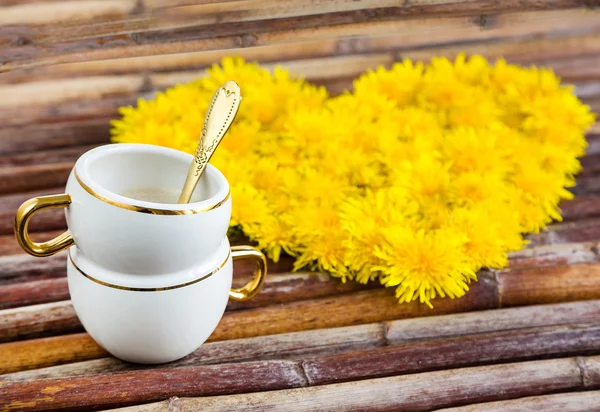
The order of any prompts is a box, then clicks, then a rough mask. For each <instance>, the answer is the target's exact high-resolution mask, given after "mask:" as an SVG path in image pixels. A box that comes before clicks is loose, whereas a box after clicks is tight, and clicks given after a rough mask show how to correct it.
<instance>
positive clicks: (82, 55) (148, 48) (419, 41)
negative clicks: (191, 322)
mask: <svg viewBox="0 0 600 412" xmlns="http://www.w3.org/2000/svg"><path fill="white" fill-rule="evenodd" d="M508 3H512V2H504V3H503V4H508ZM394 10H395V11H396V12H397V13H400V14H405V10H406V8H396V9H394ZM390 11H391V10H385V13H384V16H385V17H384V19H391V18H393V17H394V16H393V14H390ZM477 15H479V14H477ZM380 19H381V17H379V18H376V19H374V18H373V16H372V14H370V13H361V12H359V13H349V14H347V15H346V16H342V17H340V18H339V19H334V20H332V18H331V16H328V15H321V16H320V17H319V18H315V17H311V18H309V19H305V20H302V19H300V20H295V19H293V18H292V19H275V20H267V21H257V22H248V23H240V24H236V25H220V24H217V25H213V26H205V28H206V31H198V30H185V29H183V30H170V31H158V32H152V31H149V32H145V33H136V36H135V41H133V40H132V39H131V36H130V35H120V36H115V35H114V32H113V33H112V34H111V35H112V36H114V37H115V38H116V39H117V40H118V41H113V42H111V40H112V38H111V37H108V36H107V37H106V38H104V39H96V41H91V40H86V39H83V40H80V41H77V40H75V41H72V42H64V43H61V44H60V46H59V47H57V48H55V49H54V50H53V49H50V50H47V49H48V48H47V47H46V50H44V49H40V48H39V46H37V45H35V44H34V45H32V46H31V47H30V49H29V50H28V51H27V53H25V52H24V50H19V51H16V50H18V48H13V49H16V50H12V49H8V50H5V52H4V55H3V56H0V57H4V59H5V60H6V61H7V63H5V64H4V65H3V67H2V69H1V70H2V71H12V70H15V69H17V68H27V67H35V66H40V65H51V64H59V63H69V62H77V61H79V62H81V61H90V60H108V59H115V58H123V57H139V56H147V55H157V54H170V53H184V52H194V51H198V50H219V49H234V48H239V47H240V46H242V47H250V46H264V45H269V44H277V43H287V42H290V41H299V40H307V39H311V40H317V39H327V38H335V37H340V36H361V35H376V34H381V33H390V34H391V33H398V34H401V35H402V34H403V38H399V39H398V40H399V41H400V42H402V43H404V44H405V46H404V48H410V47H422V46H425V45H427V44H434V43H437V44H439V43H441V42H448V41H449V39H451V40H450V41H451V42H455V43H456V42H460V41H463V40H469V41H473V40H476V39H491V38H498V37H500V36H503V37H516V36H522V35H536V34H537V35H542V34H543V33H549V32H553V34H560V33H566V32H573V27H577V28H578V30H583V29H584V27H590V28H591V27H597V19H596V16H595V14H594V12H593V11H588V10H583V9H575V10H569V11H559V10H554V11H547V12H535V13H528V12H525V13H507V14H501V15H498V16H497V17H496V18H495V20H494V26H493V27H489V28H488V29H487V30H481V26H480V24H479V22H477V21H475V22H474V20H473V19H472V17H448V18H427V19H419V20H414V19H404V20H390V21H386V20H380ZM365 20H368V21H365ZM374 20H375V21H374ZM377 20H380V21H377ZM85 29H86V30H87V31H88V32H89V27H87V26H86V28H85ZM580 32H581V31H580ZM206 33H211V36H212V37H211V38H207V36H206ZM111 43H112V44H111ZM123 43H125V44H127V45H126V46H121V45H122V44H123ZM111 46H113V47H111ZM15 53H19V56H20V58H19V60H15V57H14V55H15ZM50 53H51V54H50Z"/></svg>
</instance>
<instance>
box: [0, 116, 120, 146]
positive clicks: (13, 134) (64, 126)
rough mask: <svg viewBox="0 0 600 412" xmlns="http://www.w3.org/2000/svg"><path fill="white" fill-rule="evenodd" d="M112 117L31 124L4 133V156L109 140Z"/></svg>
mask: <svg viewBox="0 0 600 412" xmlns="http://www.w3.org/2000/svg"><path fill="white" fill-rule="evenodd" d="M109 120H110V119H109V118H106V117H105V118H102V117H96V118H91V119H84V120H79V121H66V122H60V123H56V124H35V123H31V122H30V123H27V124H25V125H22V126H18V127H3V128H2V129H1V130H0V154H1V155H6V154H19V153H24V152H37V151H43V150H49V149H55V148H62V147H69V146H75V145H93V144H95V145H98V144H102V143H108V141H109V128H110V124H109Z"/></svg>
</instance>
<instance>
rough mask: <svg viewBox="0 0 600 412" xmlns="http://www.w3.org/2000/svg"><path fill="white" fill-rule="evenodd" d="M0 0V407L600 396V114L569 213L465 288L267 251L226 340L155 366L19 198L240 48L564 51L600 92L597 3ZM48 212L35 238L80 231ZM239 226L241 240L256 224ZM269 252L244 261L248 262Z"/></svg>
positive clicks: (524, 59) (519, 403)
mask: <svg viewBox="0 0 600 412" xmlns="http://www.w3.org/2000/svg"><path fill="white" fill-rule="evenodd" d="M1 5H2V7H0V96H1V98H0V121H1V122H2V128H0V373H1V374H2V375H0V406H1V407H2V408H3V409H4V410H31V411H38V410H50V409H53V410H56V409H58V410H89V409H92V408H93V409H95V410H104V409H111V408H123V407H124V408H126V409H125V410H132V411H167V410H168V411H171V410H183V411H185V410H191V411H192V410H193V411H195V410H210V411H231V410H244V411H245V410H255V411H262V410H284V411H295V410H298V411H300V410H352V411H355V410H438V409H441V408H446V409H444V410H446V411H455V412H457V411H463V412H464V411H506V410H511V411H523V410H536V411H537V410H541V411H552V410H560V411H594V410H600V252H599V249H600V127H598V126H595V128H594V129H593V130H592V131H591V132H590V133H589V135H588V142H589V147H588V150H587V154H586V156H585V157H584V158H583V159H582V163H583V165H584V170H583V172H582V173H581V174H580V175H579V176H578V179H577V186H576V187H575V188H574V189H573V191H574V193H576V195H577V197H576V198H575V199H574V200H571V201H567V202H564V203H563V204H562V205H561V207H562V210H563V216H564V219H565V221H564V222H562V223H559V224H554V225H552V226H551V227H549V228H548V230H547V231H544V232H542V233H541V234H539V235H535V236H532V237H531V245H530V247H528V248H527V249H525V250H523V251H520V252H518V253H514V254H513V255H511V258H510V267H509V268H508V269H506V270H502V271H482V272H481V273H479V282H477V283H474V284H473V286H472V288H471V291H470V292H469V293H468V294H467V295H466V296H465V297H464V298H462V299H456V300H449V299H445V300H436V301H435V302H434V304H435V308H434V309H433V310H431V309H429V308H428V307H426V306H425V305H421V304H418V303H411V304H403V305H398V304H397V303H396V301H395V299H394V297H393V291H390V290H385V289H382V288H379V287H377V285H366V286H365V285H356V284H353V283H346V284H342V283H340V282H338V281H337V280H335V279H332V278H330V277H329V276H327V275H325V274H318V273H290V270H291V266H292V261H291V259H289V258H283V259H282V261H280V262H278V263H277V264H275V263H273V262H270V267H269V270H270V274H269V276H268V278H267V281H266V283H265V286H264V288H263V290H262V291H261V292H260V294H259V295H258V296H257V297H256V298H255V299H253V300H251V301H249V302H247V303H236V302H230V303H229V306H228V308H227V311H226V313H225V315H224V317H223V319H222V321H221V323H220V324H219V326H218V328H217V330H216V331H215V332H214V334H213V335H212V336H211V337H210V339H209V342H208V343H206V344H204V345H202V346H201V348H200V349H198V350H197V351H196V352H195V353H193V354H192V355H190V356H188V357H187V358H185V359H183V360H180V361H177V362H174V363H170V364H167V365H161V366H155V367H143V366H139V365H133V364H128V363H125V362H121V361H119V360H117V359H114V358H112V357H110V356H108V354H107V353H106V352H104V351H103V350H102V349H101V348H100V347H98V346H97V345H96V344H95V343H94V342H93V341H92V340H91V339H90V337H89V336H88V335H87V334H86V333H85V332H84V331H83V329H82V327H81V324H80V323H79V321H78V319H77V317H76V315H75V313H74V311H73V307H72V305H71V303H70V301H69V293H68V289H67V282H66V277H65V276H66V273H65V266H66V255H65V254H64V253H61V254H59V255H56V256H53V257H50V258H44V259H40V258H34V257H31V256H29V255H26V254H25V253H23V252H22V251H21V249H20V248H19V246H18V245H17V242H16V241H15V238H14V235H13V233H12V230H13V229H12V225H13V219H14V214H15V211H16V208H17V207H18V206H19V205H20V204H21V202H23V201H24V200H26V199H28V198H30V197H32V196H36V195H41V194H51V193H62V192H63V191H64V184H65V182H66V179H67V176H68V173H69V171H70V170H71V168H72V166H73V164H74V161H75V160H76V159H77V157H78V156H80V155H81V154H82V153H83V152H85V151H87V150H89V149H90V148H92V147H95V146H97V145H100V144H105V143H107V142H108V139H109V137H108V127H109V126H108V121H109V120H110V119H111V118H115V117H116V116H117V109H118V107H119V106H122V105H126V104H132V103H134V102H135V101H136V99H137V98H138V97H140V96H143V97H151V96H152V95H153V93H154V92H155V91H156V90H161V89H163V88H165V87H169V86H172V85H174V84H176V83H178V82H183V81H189V80H192V79H194V78H196V77H198V76H201V75H203V73H204V70H205V68H206V67H207V66H209V65H211V64H213V63H216V62H218V61H219V59H220V58H221V57H223V56H228V55H240V56H243V57H245V58H247V59H249V60H257V61H259V62H261V63H262V64H264V65H265V66H268V67H271V66H272V65H274V64H275V63H282V64H283V65H284V66H285V67H287V68H290V69H291V70H292V71H294V72H295V73H298V74H301V75H303V76H305V77H306V78H307V79H308V80H310V81H313V82H315V83H318V84H323V85H326V86H327V87H328V89H329V90H330V91H332V92H333V93H336V92H339V91H341V90H343V89H344V88H347V87H350V86H351V81H352V79H353V78H354V77H356V76H357V75H359V74H360V73H362V72H363V71H364V70H366V69H368V68H373V67H375V66H377V65H379V64H382V65H386V66H389V65H390V64H391V63H393V62H394V61H398V60H400V59H402V58H404V57H410V58H413V59H422V60H428V59H430V58H431V57H432V56H448V57H453V56H455V55H456V54H457V53H459V52H463V51H464V52H467V53H480V54H483V55H484V56H486V57H488V58H497V57H500V56H503V57H505V58H506V59H507V60H508V61H509V62H514V63H520V64H524V65H529V64H536V65H546V66H550V67H552V68H553V69H554V70H555V71H556V72H557V73H558V74H559V75H560V76H561V77H562V78H563V80H564V81H565V82H569V83H573V84H575V85H576V86H577V93H578V95H579V96H580V97H581V99H582V100H583V101H584V102H586V103H587V104H589V105H590V106H591V107H592V108H593V109H594V110H595V111H596V112H600V10H598V9H597V7H600V2H598V1H589V0H588V1H576V0H557V1H552V2H550V1H541V0H537V1H521V0H520V1H517V0H505V1H501V2H500V1H485V0H477V1H472V0H471V1H469V0H462V1H460V0H454V1H446V0H404V1H391V0H362V1H340V0H337V1H325V0H288V1H274V0H262V1H259V0H243V1H235V2H233V1H191V0H143V1H139V0H138V1H136V0H104V1H87V0H85V1H60V0H46V1H30V0H25V1H17V0H4V1H3V2H2V3H1ZM64 226H65V223H64V216H63V211H61V210H51V211H48V212H43V213H41V214H40V216H39V217H37V218H35V219H34V221H33V222H32V224H31V229H32V230H33V231H34V232H36V233H34V235H35V236H34V237H35V238H36V239H48V238H50V237H53V236H55V235H56V234H57V233H59V232H61V231H62V230H64ZM234 241H237V242H240V241H241V240H239V239H237V240H235V239H234ZM250 272H251V267H248V266H243V264H241V263H240V262H236V265H235V277H236V282H240V283H241V282H244V280H246V279H247V278H248V276H250Z"/></svg>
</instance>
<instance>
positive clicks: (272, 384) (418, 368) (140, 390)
mask: <svg viewBox="0 0 600 412" xmlns="http://www.w3.org/2000/svg"><path fill="white" fill-rule="evenodd" d="M599 341H600V327H599V326H592V327H588V328H585V327H583V326H582V327H580V328H577V327H574V326H573V327H571V328H565V327H561V328H553V329H549V330H545V331H544V330H531V331H528V332H525V331H519V332H516V333H515V332H507V333H501V334H491V335H487V336H486V335H480V336H473V337H469V338H467V337H462V338H460V339H448V340H442V341H432V342H428V343H423V344H413V345H408V346H404V347H403V346H400V347H389V348H375V349H369V350H363V351H357V352H349V353H346V354H339V355H326V356H321V357H318V358H315V359H312V360H311V359H309V360H305V361H303V362H302V363H300V362H297V361H283V360H281V361H277V360H272V361H269V360H266V361H255V362H248V363H235V364H227V363H226V364H219V365H213V366H204V365H202V366H187V367H185V368H177V367H167V368H158V369H144V370H139V371H132V372H120V373H112V374H104V375H96V376H82V377H81V376H80V377H67V378H56V379H43V380H39V379H32V380H25V381H14V382H6V383H4V384H3V389H4V390H6V392H7V393H8V394H10V395H9V396H8V398H5V399H3V400H0V405H3V404H2V402H5V403H4V406H5V407H6V406H7V405H8V406H11V403H10V402H11V401H13V400H21V399H28V400H31V401H34V402H33V403H32V404H30V405H29V407H30V408H35V409H36V410H45V409H56V408H66V407H70V408H72V407H80V408H81V407H86V406H92V405H94V406H103V407H106V406H114V405H122V404H128V403H134V402H148V401H155V400H157V399H161V398H164V397H166V396H199V395H211V394H231V393H236V392H251V391H255V390H270V389H283V388H290V387H291V388H293V387H301V386H307V385H311V386H312V385H317V384H324V383H334V382H339V381H344V380H351V379H359V378H368V377H373V376H385V375H389V374H398V373H409V372H423V371H428V370H431V369H439V368H443V367H461V366H465V365H474V364H481V363H494V362H498V361H503V360H510V359H512V360H514V359H528V358H531V357H535V356H549V355H555V356H565V355H569V354H577V353H586V352H590V351H592V350H594V349H595V348H597V347H598V342H599ZM548 342H550V343H548ZM542 343H543V344H542ZM402 355H404V356H402ZM515 355H516V357H515ZM564 361H565V359H561V360H556V361H554V362H564ZM569 361H570V364H569V366H568V367H567V366H566V365H564V364H561V370H562V371H563V372H564V371H567V370H568V371H569V373H568V374H567V376H568V377H569V382H573V381H574V382H576V386H573V387H569V388H570V389H572V388H581V386H583V385H585V381H584V382H582V379H581V375H580V374H581V372H582V370H581V369H582V368H585V370H586V371H587V372H588V375H592V379H589V378H588V381H590V380H591V381H592V382H591V383H592V384H593V385H597V384H598V383H600V382H598V380H597V379H594V378H593V376H595V375H594V374H595V373H597V374H598V375H600V371H598V372H594V371H595V369H594V368H595V367H596V366H599V365H600V362H597V363H590V364H587V363H585V361H584V362H580V363H579V364H578V363H577V362H575V361H574V360H573V359H571V360H569ZM345 362H346V363H345ZM542 362H544V363H545V362H551V361H542ZM530 364H535V362H531V363H530ZM520 365H524V364H515V363H513V364H512V365H510V369H509V372H508V373H507V369H508V368H507V367H504V366H503V368H504V374H505V375H512V374H513V373H514V371H515V369H517V368H518V367H519V366H520ZM493 368H494V367H490V369H492V370H493ZM545 370H546V372H548V371H550V370H551V368H550V367H548V365H546V369H545ZM590 370H591V371H592V373H591V374H590V372H589V371H590ZM488 371H489V370H488ZM573 371H575V372H577V375H576V378H577V379H572V378H573V376H572V374H571V372H573ZM444 372H445V373H452V374H456V372H455V371H444ZM462 372H463V373H464V372H465V371H464V370H463V371H462ZM532 375H533V374H532ZM234 376H235V378H234ZM413 376H415V375H413ZM451 376H454V375H449V376H448V379H450V380H452V377H451ZM488 376H490V377H491V376H493V372H492V373H489V374H488ZM531 378H532V376H530V379H531ZM436 382H437V380H436ZM488 382H489V381H488ZM534 382H535V380H533V381H530V382H529V385H526V386H530V387H531V386H532V384H533V383H534ZM482 386H486V385H482ZM494 386H495V385H494ZM543 386H545V385H542V387H543ZM50 388H52V389H50ZM98 388H102V390H101V391H98ZM472 389H474V390H475V391H476V389H475V388H472ZM489 389H490V388H488V390H489ZM555 389H558V388H554V390H555ZM50 390H52V391H53V395H54V396H52V397H47V396H44V395H45V394H48V392H49V391H50ZM437 390H439V388H437ZM437 390H436V392H437ZM538 390H539V389H538ZM500 392H503V391H500ZM534 393H536V392H534ZM537 393H539V392H537ZM541 393H545V392H543V391H542V392H541ZM528 394H531V392H527V393H526V395H528ZM464 395H467V394H463V396H464ZM513 395H514V394H513ZM468 396H469V397H471V396H473V393H472V392H469V393H468ZM521 396H523V395H521ZM115 399H116V400H117V401H115ZM13 405H14V404H13ZM8 409H10V408H8Z"/></svg>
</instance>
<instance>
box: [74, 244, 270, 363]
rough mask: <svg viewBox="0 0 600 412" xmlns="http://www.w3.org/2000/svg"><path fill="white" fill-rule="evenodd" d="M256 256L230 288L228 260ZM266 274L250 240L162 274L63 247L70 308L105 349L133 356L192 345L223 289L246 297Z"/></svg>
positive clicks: (224, 295) (155, 355)
mask: <svg viewBox="0 0 600 412" xmlns="http://www.w3.org/2000/svg"><path fill="white" fill-rule="evenodd" d="M242 258H252V259H254V260H256V263H257V265H256V270H255V274H254V278H253V279H252V280H251V281H250V282H249V283H248V284H247V285H246V286H244V287H243V288H240V289H230V288H231V281H232V272H233V264H232V260H236V259H242ZM265 276H266V259H265V257H264V255H263V254H262V253H261V252H260V251H258V250H257V249H254V248H252V247H250V246H234V247H231V248H230V245H229V242H228V240H227V238H226V237H225V238H223V239H222V242H221V245H220V246H219V247H218V250H217V251H216V252H215V253H214V254H213V255H212V256H210V257H207V258H206V259H203V260H201V261H199V262H198V263H197V264H196V265H194V266H193V267H191V268H188V269H185V270H182V271H180V272H176V273H171V274H168V275H138V274H132V273H122V272H115V271H113V270H109V269H106V268H104V267H102V266H100V265H98V264H97V263H95V262H93V261H92V260H91V259H88V258H87V257H86V256H85V255H84V254H82V253H81V251H80V250H79V249H78V248H77V247H72V248H70V249H69V258H68V264H67V277H68V284H69V292H70V294H71V299H72V302H73V307H74V308H75V312H76V313H77V316H78V317H79V320H80V321H81V323H82V324H83V326H84V328H85V329H86V331H87V332H88V333H89V334H90V335H91V336H92V338H93V339H94V340H95V341H96V342H97V343H98V344H99V345H100V346H102V347H103V348H104V349H106V350H107V351H108V352H109V353H111V354H112V355H114V356H115V357H117V358H120V359H122V360H126V361H129V362H135V363H146V364H149V363H163V362H170V361H173V360H176V359H180V358H182V357H184V356H186V355H188V354H189V353H191V352H193V351H194V350H196V349H197V348H198V347H199V346H200V345H201V344H202V343H203V342H204V341H205V340H206V339H207V338H208V337H209V336H210V334H211V333H212V332H213V331H214V330H215V328H216V326H217V324H218V323H219V321H220V319H221V317H222V316H223V312H224V311H225V306H226V305H227V300H228V297H232V298H233V299H236V300H243V299H247V298H250V297H252V296H253V295H254V294H255V293H256V292H258V290H259V289H260V286H261V285H262V282H263V280H264V278H265Z"/></svg>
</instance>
